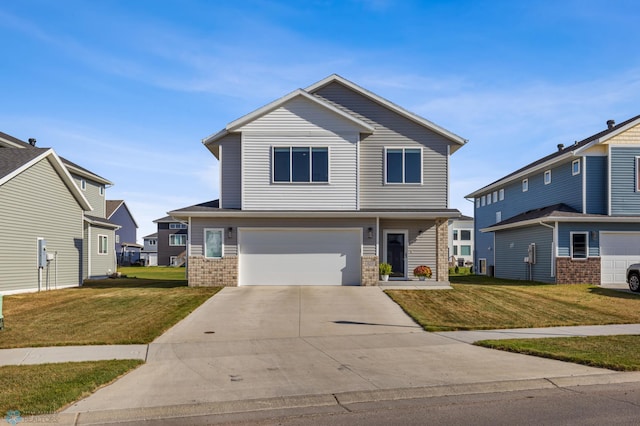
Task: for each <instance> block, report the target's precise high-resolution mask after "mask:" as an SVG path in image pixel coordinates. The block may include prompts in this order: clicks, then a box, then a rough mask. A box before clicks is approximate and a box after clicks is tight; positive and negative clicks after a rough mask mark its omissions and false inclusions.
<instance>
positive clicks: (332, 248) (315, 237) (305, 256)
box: [238, 228, 362, 285]
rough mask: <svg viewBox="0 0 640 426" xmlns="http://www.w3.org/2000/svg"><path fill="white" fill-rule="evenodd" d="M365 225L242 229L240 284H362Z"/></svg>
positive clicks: (239, 231) (239, 247)
mask: <svg viewBox="0 0 640 426" xmlns="http://www.w3.org/2000/svg"><path fill="white" fill-rule="evenodd" d="M361 245H362V230H361V229H351V228H349V229H318V230H311V229H295V230H292V229H239V230H238V252H239V259H238V262H239V284H240V285H360V262H361V260H360V259H361Z"/></svg>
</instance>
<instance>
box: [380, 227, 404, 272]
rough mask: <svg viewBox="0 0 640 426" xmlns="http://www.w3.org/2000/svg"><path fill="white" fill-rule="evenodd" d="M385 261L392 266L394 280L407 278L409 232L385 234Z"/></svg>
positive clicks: (389, 232)
mask: <svg viewBox="0 0 640 426" xmlns="http://www.w3.org/2000/svg"><path fill="white" fill-rule="evenodd" d="M384 239H385V243H384V248H385V259H386V260H385V261H386V262H387V263H388V264H390V265H391V275H390V277H392V278H406V277H407V232H406V231H385V232H384Z"/></svg>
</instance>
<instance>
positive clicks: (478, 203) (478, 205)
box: [476, 198, 480, 208]
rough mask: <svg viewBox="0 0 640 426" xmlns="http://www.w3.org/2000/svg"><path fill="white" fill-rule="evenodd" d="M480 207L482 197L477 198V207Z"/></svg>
mask: <svg viewBox="0 0 640 426" xmlns="http://www.w3.org/2000/svg"><path fill="white" fill-rule="evenodd" d="M478 207H480V198H476V208H478Z"/></svg>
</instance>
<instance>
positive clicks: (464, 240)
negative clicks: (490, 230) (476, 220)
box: [449, 216, 474, 267]
mask: <svg viewBox="0 0 640 426" xmlns="http://www.w3.org/2000/svg"><path fill="white" fill-rule="evenodd" d="M473 252H474V244H473V218H472V217H469V216H461V217H459V218H457V219H451V220H449V266H450V267H456V266H472V265H473Z"/></svg>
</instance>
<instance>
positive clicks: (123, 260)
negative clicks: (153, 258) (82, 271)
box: [106, 200, 143, 266]
mask: <svg viewBox="0 0 640 426" xmlns="http://www.w3.org/2000/svg"><path fill="white" fill-rule="evenodd" d="M106 209H107V219H109V220H110V221H111V222H113V223H115V224H117V225H118V226H120V228H119V229H117V230H116V239H115V250H116V256H117V262H118V265H122V266H129V265H132V264H134V263H137V262H138V261H139V260H140V250H141V249H142V247H143V246H142V245H140V244H138V243H137V242H136V241H137V239H138V237H137V230H138V224H137V223H136V220H135V219H134V218H133V215H132V214H131V210H129V207H128V206H127V204H126V203H125V202H124V201H123V200H107V206H106Z"/></svg>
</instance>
